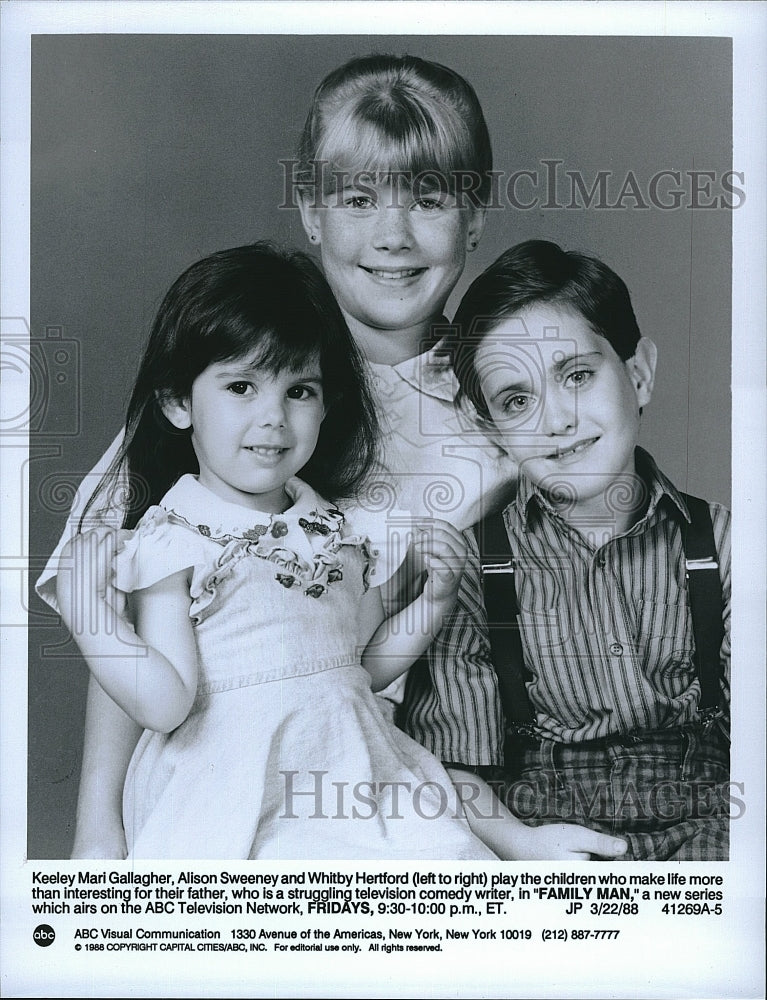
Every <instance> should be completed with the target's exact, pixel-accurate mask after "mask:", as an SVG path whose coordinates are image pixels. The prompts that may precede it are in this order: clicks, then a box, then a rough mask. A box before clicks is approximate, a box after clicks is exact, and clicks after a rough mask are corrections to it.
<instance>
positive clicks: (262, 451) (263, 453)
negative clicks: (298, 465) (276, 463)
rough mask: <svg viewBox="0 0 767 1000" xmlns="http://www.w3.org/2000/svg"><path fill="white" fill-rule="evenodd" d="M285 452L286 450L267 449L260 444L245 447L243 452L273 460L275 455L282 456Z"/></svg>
mask: <svg viewBox="0 0 767 1000" xmlns="http://www.w3.org/2000/svg"><path fill="white" fill-rule="evenodd" d="M287 450H288V449H287V448H277V447H267V446H266V445H260V444H251V445H247V446H246V448H245V451H251V452H253V454H254V455H258V456H259V457H260V458H274V456H275V455H282V453H283V452H286V451H287Z"/></svg>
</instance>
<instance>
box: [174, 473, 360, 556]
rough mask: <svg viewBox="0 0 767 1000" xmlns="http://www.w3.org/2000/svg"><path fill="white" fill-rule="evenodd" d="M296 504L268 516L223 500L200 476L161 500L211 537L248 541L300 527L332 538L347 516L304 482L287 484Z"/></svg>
mask: <svg viewBox="0 0 767 1000" xmlns="http://www.w3.org/2000/svg"><path fill="white" fill-rule="evenodd" d="M285 492H286V493H287V494H288V496H289V497H290V498H291V500H292V501H293V503H292V505H291V506H290V507H289V508H288V509H287V510H286V511H284V512H283V513H281V514H267V513H262V512H260V511H257V510H251V509H250V508H249V507H244V506H241V505H240V504H236V503H231V502H230V501H228V500H222V499H221V497H218V496H216V494H215V493H213V492H211V490H209V489H208V488H207V486H203V485H202V483H201V482H200V481H199V479H198V478H197V477H196V476H193V475H190V474H187V475H184V476H182V477H181V478H180V479H179V480H178V482H176V483H175V485H174V486H172V487H171V489H170V490H168V492H167V493H166V494H165V496H164V497H163V498H162V500H161V501H160V506H161V507H162V508H163V509H164V510H166V511H168V513H172V514H175V515H176V516H177V517H179V518H181V519H182V520H184V521H185V522H186V523H187V524H188V525H189V526H190V527H193V528H196V529H197V530H198V531H199V532H200V534H201V535H205V536H206V537H208V538H214V539H222V538H244V539H246V540H247V541H253V542H254V541H259V540H260V539H262V538H263V539H264V540H266V538H267V537H270V538H274V539H278V538H281V537H283V536H285V535H287V534H288V532H289V531H290V530H291V529H292V528H294V527H296V526H297V527H299V528H301V529H302V531H303V532H304V533H305V534H309V535H319V536H328V535H330V534H331V533H333V532H337V531H339V530H340V528H341V525H342V524H343V523H344V516H343V514H342V513H341V512H340V511H339V510H337V509H336V508H335V507H332V506H330V505H329V504H328V503H327V502H326V501H325V500H323V499H322V498H321V497H320V496H319V494H317V493H315V491H314V490H313V489H312V488H311V486H309V485H308V484H307V483H305V482H303V480H301V479H298V478H297V477H293V478H292V479H289V480H288V481H287V483H286V484H285Z"/></svg>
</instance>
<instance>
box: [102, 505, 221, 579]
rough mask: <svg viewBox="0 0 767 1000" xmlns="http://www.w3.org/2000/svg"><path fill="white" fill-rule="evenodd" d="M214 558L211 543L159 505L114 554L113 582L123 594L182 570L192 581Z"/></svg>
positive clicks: (146, 515) (145, 516) (146, 514)
mask: <svg viewBox="0 0 767 1000" xmlns="http://www.w3.org/2000/svg"><path fill="white" fill-rule="evenodd" d="M214 559H215V553H211V548H210V544H209V543H207V544H206V542H205V539H204V538H203V537H202V536H196V535H195V533H194V532H192V531H189V530H188V528H187V527H186V526H185V525H184V524H183V522H182V521H181V519H180V518H177V517H176V516H175V515H174V514H173V513H172V512H169V511H166V510H164V509H163V508H162V507H150V508H149V510H148V511H147V512H146V513H145V514H144V516H143V517H142V519H141V521H140V522H139V524H138V525H137V527H136V529H135V530H134V531H133V533H132V535H131V536H130V538H128V539H127V540H126V541H125V543H124V544H123V546H122V548H121V549H120V550H119V551H118V552H117V554H116V555H115V558H114V562H113V565H112V569H113V582H114V585H115V587H117V589H118V590H122V591H123V592H124V593H126V594H130V593H132V592H133V591H135V590H145V589H146V588H147V587H151V586H153V585H154V584H156V583H159V582H160V580H165V579H167V577H169V576H173V575H174V574H175V573H179V572H181V571H182V570H192V571H193V576H192V579H193V582H194V580H195V578H202V577H203V576H204V575H205V572H206V567H207V566H208V565H210V564H211V563H212V562H213V561H214Z"/></svg>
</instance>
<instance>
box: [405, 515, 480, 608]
mask: <svg viewBox="0 0 767 1000" xmlns="http://www.w3.org/2000/svg"><path fill="white" fill-rule="evenodd" d="M416 530H417V534H416V537H415V540H414V543H413V546H414V549H415V551H416V553H417V554H418V555H419V556H420V557H421V558H422V560H423V564H424V566H425V567H426V571H427V573H428V576H427V579H426V583H425V584H424V588H423V598H424V601H426V602H427V603H429V604H438V605H440V610H441V611H442V613H443V614H444V613H445V612H446V611H447V610H450V609H451V608H452V605H453V604H454V603H455V600H456V598H457V596H458V587H459V585H460V583H461V576H462V575H463V570H464V567H465V566H466V557H467V553H468V550H467V547H466V542H465V541H464V538H463V535H462V534H461V533H460V531H458V529H457V528H454V527H453V525H452V524H448V522H447V521H438V520H433V521H429V522H426V523H421V524H419V525H417V526H416Z"/></svg>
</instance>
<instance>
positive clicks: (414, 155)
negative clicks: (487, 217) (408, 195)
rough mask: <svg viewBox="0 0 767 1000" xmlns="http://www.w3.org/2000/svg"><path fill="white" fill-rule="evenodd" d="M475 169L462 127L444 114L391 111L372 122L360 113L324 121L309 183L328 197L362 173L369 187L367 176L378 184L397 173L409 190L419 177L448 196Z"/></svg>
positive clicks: (469, 138) (469, 140)
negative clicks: (446, 192)
mask: <svg viewBox="0 0 767 1000" xmlns="http://www.w3.org/2000/svg"><path fill="white" fill-rule="evenodd" d="M415 110H420V109H415ZM320 166H321V178H320V176H318V173H319V168H320ZM473 169H474V170H475V169H476V166H475V154H474V148H473V144H472V140H471V136H470V135H469V133H468V131H467V129H466V128H465V127H464V126H463V123H461V122H460V121H456V122H452V121H448V120H446V116H445V115H442V116H439V117H434V118H427V117H426V116H425V115H423V114H418V115H416V114H407V113H405V112H404V111H403V110H402V109H392V113H391V114H388V115H386V114H381V115H380V116H378V120H376V121H371V120H369V118H368V117H367V116H365V115H364V114H361V113H360V112H358V113H356V114H353V115H343V114H336V115H334V116H333V117H331V118H330V120H328V121H326V122H325V127H324V133H323V136H322V140H321V142H320V143H319V145H318V148H317V153H316V158H315V164H314V170H313V171H312V173H313V178H312V182H313V183H315V184H316V183H318V182H319V183H321V185H322V190H323V193H328V192H330V191H334V190H340V189H341V188H342V187H344V186H354V185H353V178H354V176H355V174H364V175H365V180H366V182H367V183H370V182H371V176H372V178H373V179H375V180H379V181H382V180H385V179H387V178H389V177H391V176H393V175H397V176H398V177H400V178H402V179H403V181H404V182H405V183H406V184H407V185H409V186H412V185H413V182H414V181H415V179H416V178H421V181H422V182H423V183H424V184H425V186H426V187H432V188H435V189H437V188H439V189H441V190H444V191H448V192H451V193H452V192H454V191H455V190H456V187H458V186H459V184H460V182H459V175H462V174H466V173H468V172H469V171H471V170H473ZM339 175H340V176H341V177H342V178H343V179H339ZM345 175H348V176H345ZM480 181H481V179H480ZM477 186H479V185H477Z"/></svg>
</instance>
